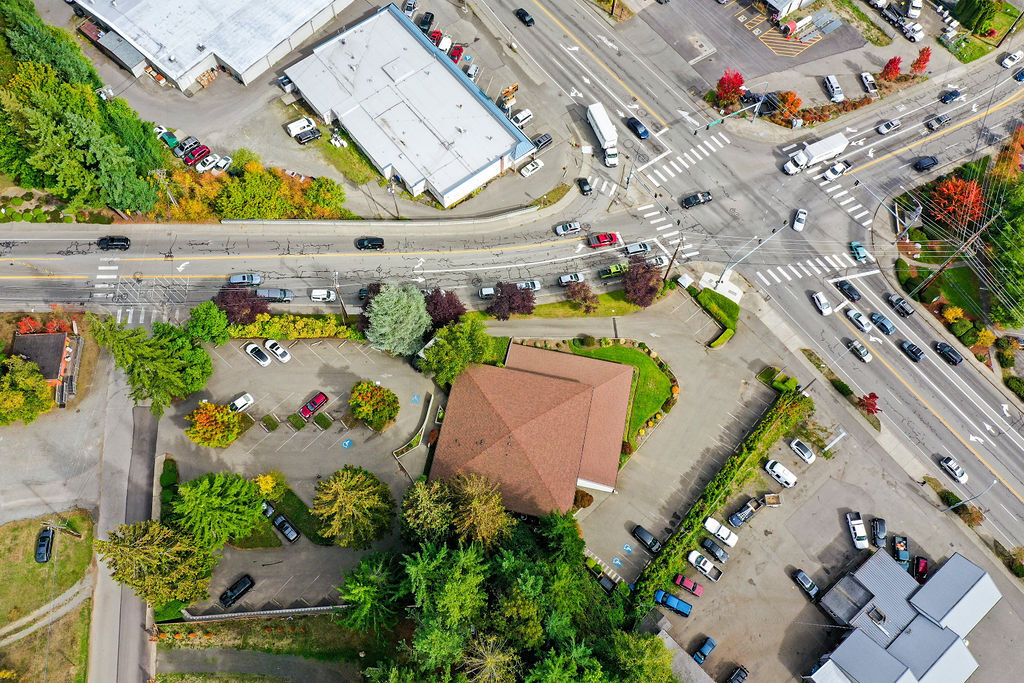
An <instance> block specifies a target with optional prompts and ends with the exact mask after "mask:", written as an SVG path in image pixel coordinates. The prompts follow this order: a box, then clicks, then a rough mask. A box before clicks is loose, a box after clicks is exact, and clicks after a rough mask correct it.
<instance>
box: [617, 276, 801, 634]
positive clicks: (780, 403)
mask: <svg viewBox="0 0 1024 683" xmlns="http://www.w3.org/2000/svg"><path fill="white" fill-rule="evenodd" d="M704 291H707V290H704ZM812 412H814V402H813V401H811V399H809V398H807V397H806V396H802V395H801V394H798V393H796V392H786V393H783V394H780V395H779V398H778V399H777V400H776V401H775V404H774V405H773V406H772V407H771V409H769V410H768V412H767V413H765V415H764V417H763V418H762V420H761V421H760V422H759V423H758V424H757V427H755V428H754V431H753V432H751V433H750V435H749V436H748V437H747V438H746V439H745V440H744V441H743V443H742V444H741V445H740V447H739V449H738V450H737V451H736V453H735V454H734V455H733V456H732V457H730V458H729V460H727V461H726V463H725V465H724V466H723V467H722V469H721V470H720V471H719V472H718V474H717V475H715V478H714V479H712V480H711V482H710V483H709V484H708V485H707V487H706V488H705V489H704V492H703V493H702V494H701V496H700V499H698V500H697V502H696V503H694V505H693V507H691V508H690V510H689V512H687V514H686V517H685V518H684V519H683V521H682V523H681V524H680V525H679V529H678V530H677V531H676V532H675V533H674V534H673V535H672V537H671V538H669V539H667V540H666V541H665V547H664V549H663V550H662V551H661V553H660V554H659V555H658V556H657V557H656V558H655V559H654V560H653V561H652V562H651V563H650V564H649V565H647V568H646V569H645V570H644V573H643V574H641V576H640V578H639V579H637V583H636V591H635V592H634V594H633V595H634V600H635V602H634V603H633V606H634V609H635V614H636V615H637V617H638V618H640V617H642V616H643V614H644V613H645V612H646V611H647V608H648V607H649V605H650V601H651V597H652V596H653V595H654V591H655V590H657V589H658V588H660V587H662V586H668V585H669V583H670V581H671V579H672V577H673V575H674V574H675V573H676V572H679V571H681V570H683V569H684V568H685V566H686V555H687V553H688V552H689V550H690V549H691V548H692V547H693V546H694V545H695V543H696V541H697V538H698V536H700V535H701V533H702V532H703V530H704V519H705V518H706V517H708V516H709V515H712V514H714V513H715V512H717V511H718V509H719V508H720V507H721V506H722V504H723V503H724V502H725V500H726V499H727V498H729V497H730V496H731V495H733V494H734V493H735V492H736V490H737V489H738V488H739V486H740V485H741V483H742V482H743V480H744V479H745V478H746V476H748V475H749V474H750V473H751V472H753V471H754V469H755V468H756V466H757V463H758V462H760V460H761V458H762V457H764V456H765V454H766V453H767V451H768V449H769V448H771V446H772V445H773V444H774V443H775V442H776V441H778V440H779V439H780V438H781V437H782V436H783V435H784V434H785V433H786V432H788V431H789V430H790V429H792V428H793V426H795V425H796V424H797V423H798V422H800V421H802V420H804V419H806V418H807V417H808V416H810V415H811V413H812Z"/></svg>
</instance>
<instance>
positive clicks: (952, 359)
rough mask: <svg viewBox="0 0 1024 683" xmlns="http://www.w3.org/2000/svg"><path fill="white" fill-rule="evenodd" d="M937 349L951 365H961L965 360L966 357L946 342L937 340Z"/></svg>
mask: <svg viewBox="0 0 1024 683" xmlns="http://www.w3.org/2000/svg"><path fill="white" fill-rule="evenodd" d="M935 350H936V351H937V352H938V354H939V355H940V356H942V358H943V359H944V360H945V361H946V362H947V363H949V364H950V365H960V364H961V363H963V362H964V357H963V356H961V355H960V354H959V353H957V350H956V349H954V348H953V347H952V346H950V345H949V344H947V343H946V342H935Z"/></svg>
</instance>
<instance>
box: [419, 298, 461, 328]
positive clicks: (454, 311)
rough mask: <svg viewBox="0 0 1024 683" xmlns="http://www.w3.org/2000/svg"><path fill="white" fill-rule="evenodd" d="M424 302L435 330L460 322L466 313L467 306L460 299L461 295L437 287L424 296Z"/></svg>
mask: <svg viewBox="0 0 1024 683" xmlns="http://www.w3.org/2000/svg"><path fill="white" fill-rule="evenodd" d="M423 302H424V303H425V304H426V305H427V314H428V315H429V316H430V320H431V322H432V323H433V324H434V329H435V330H439V329H441V328H442V327H444V326H445V325H447V324H448V323H454V322H458V321H459V318H461V317H462V316H463V315H465V313H466V306H465V304H463V303H462V301H461V300H460V299H459V295H458V294H457V293H456V292H455V291H453V290H450V289H448V290H445V289H441V288H440V287H435V288H434V289H432V290H430V291H429V292H427V293H426V294H425V295H424V297H423Z"/></svg>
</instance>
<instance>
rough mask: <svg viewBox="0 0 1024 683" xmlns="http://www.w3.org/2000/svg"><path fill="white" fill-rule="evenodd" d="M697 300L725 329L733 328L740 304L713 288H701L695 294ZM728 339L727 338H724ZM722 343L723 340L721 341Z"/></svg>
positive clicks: (738, 315) (737, 318)
mask: <svg viewBox="0 0 1024 683" xmlns="http://www.w3.org/2000/svg"><path fill="white" fill-rule="evenodd" d="M697 302H698V303H699V304H700V305H701V306H702V307H703V308H704V310H705V311H707V312H708V315H710V316H711V317H712V318H714V319H715V320H717V321H718V322H719V324H721V325H722V327H724V328H725V329H727V330H735V329H736V323H737V321H738V320H739V317H740V305H739V304H738V303H736V302H735V301H733V300H732V299H730V298H728V297H725V296H722V295H721V294H719V293H718V292H716V291H714V290H713V289H706V288H705V289H702V290H701V291H700V294H698V295H697ZM726 341H728V339H727V340H726ZM723 343H724V342H723Z"/></svg>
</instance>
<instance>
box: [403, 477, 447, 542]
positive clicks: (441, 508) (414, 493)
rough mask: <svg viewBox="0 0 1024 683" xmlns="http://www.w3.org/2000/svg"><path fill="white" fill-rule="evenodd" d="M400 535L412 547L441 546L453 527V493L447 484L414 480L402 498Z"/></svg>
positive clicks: (441, 481)
mask: <svg viewBox="0 0 1024 683" xmlns="http://www.w3.org/2000/svg"><path fill="white" fill-rule="evenodd" d="M401 522H402V533H403V535H404V536H405V537H406V538H407V539H409V540H410V541H412V542H414V543H443V542H444V541H446V540H447V539H448V537H449V536H450V535H451V533H452V527H453V525H454V524H455V507H454V502H453V500H452V490H451V487H450V486H449V485H448V482H447V481H444V480H442V479H434V480H433V481H421V480H417V481H416V482H415V483H413V485H412V486H410V487H409V488H408V489H406V490H405V495H404V496H403V497H402V516H401Z"/></svg>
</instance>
